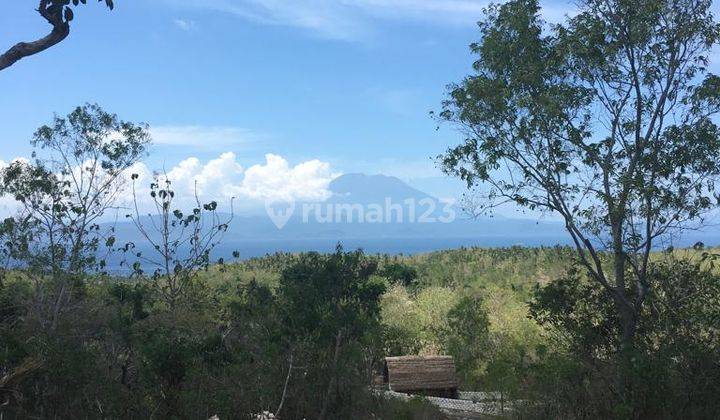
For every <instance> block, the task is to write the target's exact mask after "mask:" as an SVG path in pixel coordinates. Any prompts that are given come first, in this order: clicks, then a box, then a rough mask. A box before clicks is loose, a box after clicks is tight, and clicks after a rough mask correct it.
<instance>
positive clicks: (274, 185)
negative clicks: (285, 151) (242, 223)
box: [238, 154, 337, 201]
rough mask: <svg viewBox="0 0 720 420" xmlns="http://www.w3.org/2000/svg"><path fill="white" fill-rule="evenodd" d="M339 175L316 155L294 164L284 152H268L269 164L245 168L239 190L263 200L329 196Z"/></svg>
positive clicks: (266, 158)
mask: <svg viewBox="0 0 720 420" xmlns="http://www.w3.org/2000/svg"><path fill="white" fill-rule="evenodd" d="M336 176H337V174H333V173H332V172H331V170H330V164H329V163H327V162H322V161H319V160H317V159H314V160H310V161H307V162H303V163H300V164H298V165H296V166H292V167H291V166H290V165H289V164H288V161H287V160H285V159H284V158H282V157H281V156H278V155H273V154H267V155H265V164H260V165H253V166H251V167H249V168H248V169H247V171H245V177H244V179H243V182H242V185H241V186H240V188H239V189H238V192H239V193H240V194H242V195H245V196H246V197H248V198H251V199H260V200H298V201H303V200H325V199H327V198H328V197H329V196H330V192H329V191H328V185H329V184H330V181H332V180H333V178H335V177H336Z"/></svg>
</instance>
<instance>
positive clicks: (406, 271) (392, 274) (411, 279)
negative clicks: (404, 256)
mask: <svg viewBox="0 0 720 420" xmlns="http://www.w3.org/2000/svg"><path fill="white" fill-rule="evenodd" d="M380 274H381V275H382V276H383V277H385V278H387V279H388V280H389V281H390V282H391V283H399V284H402V285H403V286H405V287H411V286H413V285H414V284H415V282H416V281H417V278H418V273H417V270H416V269H415V268H413V267H410V266H409V265H407V264H403V263H402V262H399V261H394V262H391V263H388V264H386V265H385V266H384V267H383V268H382V270H381V271H380Z"/></svg>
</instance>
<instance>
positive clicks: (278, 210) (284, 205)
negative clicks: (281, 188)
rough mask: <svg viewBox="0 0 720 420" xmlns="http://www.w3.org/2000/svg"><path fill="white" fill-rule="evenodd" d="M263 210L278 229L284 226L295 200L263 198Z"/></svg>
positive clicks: (291, 212)
mask: <svg viewBox="0 0 720 420" xmlns="http://www.w3.org/2000/svg"><path fill="white" fill-rule="evenodd" d="M265 211H266V212H267V215H268V217H270V220H272V222H273V223H274V224H275V226H276V227H277V228H278V230H280V229H282V228H283V227H285V225H286V224H287V222H288V221H289V220H290V217H291V216H292V214H293V212H294V211H295V201H270V200H265Z"/></svg>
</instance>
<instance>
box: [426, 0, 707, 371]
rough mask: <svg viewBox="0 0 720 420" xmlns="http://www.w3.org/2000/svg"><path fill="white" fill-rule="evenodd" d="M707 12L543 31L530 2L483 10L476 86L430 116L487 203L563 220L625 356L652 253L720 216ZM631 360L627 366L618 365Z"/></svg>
mask: <svg viewBox="0 0 720 420" xmlns="http://www.w3.org/2000/svg"><path fill="white" fill-rule="evenodd" d="M710 6H711V2H710V1H709V0H678V1H673V0H663V1H653V2H648V1H642V0H584V1H582V2H581V3H580V11H579V13H578V14H577V15H576V16H575V17H572V18H568V19H566V21H565V22H564V23H562V24H558V25H551V26H548V25H546V24H545V22H544V21H543V20H542V19H541V18H540V17H539V15H538V11H539V7H538V2H537V1H535V0H514V1H510V2H508V3H505V4H503V5H495V6H491V7H489V9H488V10H487V15H486V19H485V20H484V21H482V22H480V24H479V25H480V32H481V36H482V41H481V42H478V43H475V44H472V45H471V50H472V52H473V53H474V54H476V55H477V56H478V59H477V61H475V63H474V65H473V68H474V70H475V73H474V74H472V75H470V76H468V77H467V78H465V79H464V80H463V81H462V82H460V83H459V84H455V85H451V86H450V88H449V97H448V99H447V100H446V101H445V102H444V103H443V109H442V112H441V113H440V114H439V119H440V120H441V121H447V122H451V123H453V124H456V125H457V126H458V127H459V128H460V130H461V131H462V132H463V133H464V134H465V136H466V138H465V140H464V141H463V142H462V143H461V144H460V145H458V146H456V147H453V148H450V149H449V150H448V151H447V152H446V153H445V154H444V155H442V156H440V161H441V165H442V167H443V169H444V171H445V172H446V173H448V174H451V175H455V176H458V177H460V178H461V179H463V180H465V181H466V183H467V186H468V188H469V189H471V190H472V191H473V193H474V194H477V195H478V196H482V197H483V203H484V206H483V208H484V209H485V210H492V209H493V208H495V207H496V206H499V205H503V204H506V203H510V204H514V205H517V206H520V207H522V208H526V209H530V210H535V211H541V212H549V213H553V214H555V215H559V216H560V217H561V218H562V220H563V221H564V223H565V227H566V229H567V232H568V233H569V235H570V237H571V238H572V241H573V244H574V247H575V249H576V251H577V257H578V259H579V261H580V263H581V264H582V266H583V267H584V268H585V269H586V270H587V272H588V273H589V276H590V277H591V278H592V279H593V280H594V282H595V284H597V285H599V286H600V287H601V288H602V289H603V290H604V292H605V296H607V297H608V298H609V299H611V301H612V302H613V305H614V308H615V311H616V313H617V315H618V317H619V319H620V325H621V328H620V330H621V331H619V343H620V345H619V347H620V348H621V350H622V351H621V353H623V354H628V353H629V350H631V349H632V347H633V342H634V339H635V335H636V331H637V322H638V314H639V313H640V310H641V308H642V306H643V304H644V302H645V300H646V298H647V296H648V294H649V293H650V284H649V283H648V281H647V278H648V269H649V256H650V253H651V250H652V249H653V247H654V246H657V245H658V244H659V243H660V242H661V241H662V240H664V239H665V238H668V237H670V236H671V235H673V234H675V233H677V232H679V231H680V230H682V229H683V228H688V227H692V226H694V224H700V223H702V221H703V215H704V214H705V213H706V212H707V211H709V210H710V209H712V208H713V207H714V206H716V205H717V203H718V198H719V197H718V194H717V189H716V180H717V177H718V175H720V159H718V152H720V131H719V130H718V127H717V125H716V124H715V123H714V122H713V118H714V116H716V115H717V113H718V111H719V110H720V77H717V76H715V75H713V74H710V73H709V72H708V70H707V64H708V60H709V58H708V54H709V52H710V50H711V48H712V47H713V46H714V45H716V44H717V43H718V36H719V34H720V26H718V24H717V23H716V22H715V21H714V20H713V16H712V14H711V12H710V10H709V9H710ZM627 359H628V360H629V358H627Z"/></svg>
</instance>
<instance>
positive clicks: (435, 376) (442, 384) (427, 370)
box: [383, 356, 458, 398]
mask: <svg viewBox="0 0 720 420" xmlns="http://www.w3.org/2000/svg"><path fill="white" fill-rule="evenodd" d="M383 381H384V382H385V384H386V385H387V386H388V389H390V390H391V391H396V392H403V393H407V394H420V395H427V396H433V397H444V398H457V392H458V379H457V374H456V373H455V361H454V360H453V358H452V356H397V357H386V358H385V364H384V368H383Z"/></svg>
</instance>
